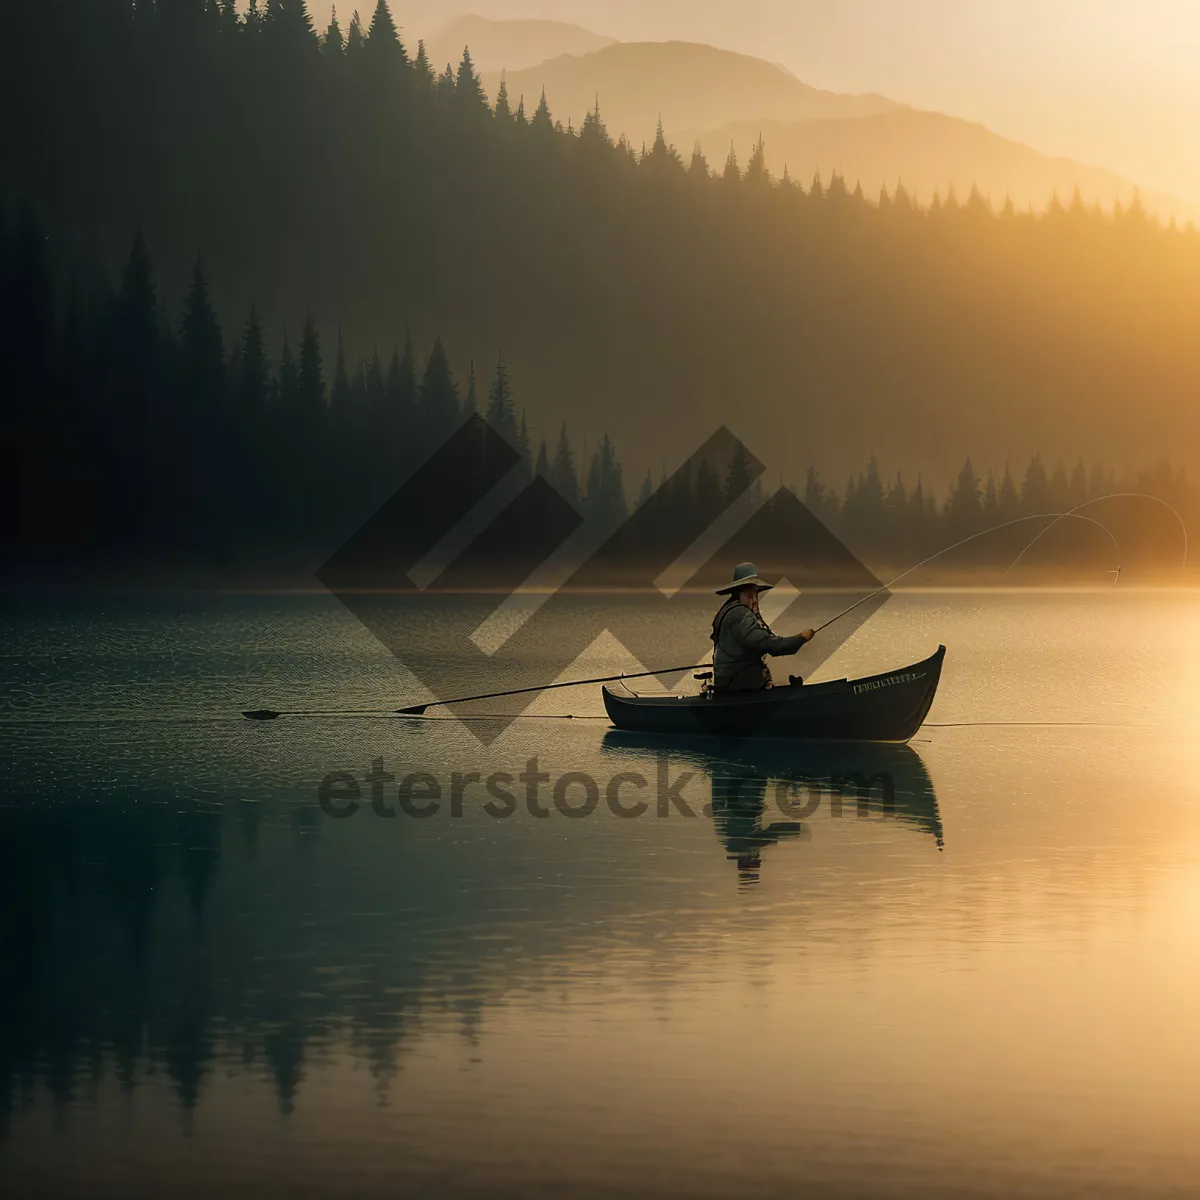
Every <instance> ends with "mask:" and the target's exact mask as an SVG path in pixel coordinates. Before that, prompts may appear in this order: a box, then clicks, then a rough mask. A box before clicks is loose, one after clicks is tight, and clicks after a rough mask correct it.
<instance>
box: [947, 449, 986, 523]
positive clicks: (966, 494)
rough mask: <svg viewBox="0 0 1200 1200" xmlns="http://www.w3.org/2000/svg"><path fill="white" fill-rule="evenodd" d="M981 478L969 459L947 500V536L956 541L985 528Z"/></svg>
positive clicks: (964, 464)
mask: <svg viewBox="0 0 1200 1200" xmlns="http://www.w3.org/2000/svg"><path fill="white" fill-rule="evenodd" d="M980 490H981V489H980V485H979V476H978V474H977V473H976V471H975V468H974V466H972V465H971V460H970V459H969V458H968V459H967V460H966V462H965V463H963V467H962V470H961V471H959V473H958V479H957V480H956V481H955V483H954V486H953V487H952V488H951V489H950V495H949V496H948V497H947V499H946V524H947V530H946V532H947V535H948V536H949V537H951V538H953V539H955V540H958V539H959V538H964V537H968V536H970V535H971V534H973V533H978V532H979V531H980V529H982V528H983V503H982V499H981V496H980Z"/></svg>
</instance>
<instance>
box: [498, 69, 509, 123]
mask: <svg viewBox="0 0 1200 1200" xmlns="http://www.w3.org/2000/svg"><path fill="white" fill-rule="evenodd" d="M495 113H496V120H497V121H502V122H504V123H506V124H509V123H511V122H512V120H513V111H512V107H511V106H510V105H509V103H508V80H507V79H506V78H505V73H504V72H503V71H501V72H500V90H499V91H498V92H497V93H496V108H495Z"/></svg>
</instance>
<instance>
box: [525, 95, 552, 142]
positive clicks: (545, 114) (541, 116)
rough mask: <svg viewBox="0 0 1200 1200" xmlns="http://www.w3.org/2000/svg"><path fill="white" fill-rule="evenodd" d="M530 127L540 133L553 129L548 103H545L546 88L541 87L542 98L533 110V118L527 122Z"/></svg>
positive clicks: (549, 131) (546, 132)
mask: <svg viewBox="0 0 1200 1200" xmlns="http://www.w3.org/2000/svg"><path fill="white" fill-rule="evenodd" d="M529 128H530V129H536V130H537V131H538V132H539V133H541V134H548V133H551V132H553V130H554V121H553V119H552V118H551V116H550V105H549V104H547V103H546V89H545V88H542V98H541V100H539V101H538V106H537V108H536V109H535V110H534V114H533V119H532V120H531V121H530V122H529Z"/></svg>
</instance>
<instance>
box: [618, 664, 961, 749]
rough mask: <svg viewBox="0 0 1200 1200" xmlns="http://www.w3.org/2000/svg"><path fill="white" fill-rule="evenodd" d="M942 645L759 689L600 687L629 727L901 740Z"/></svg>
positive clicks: (910, 728)
mask: <svg viewBox="0 0 1200 1200" xmlns="http://www.w3.org/2000/svg"><path fill="white" fill-rule="evenodd" d="M945 656H946V647H945V646H939V647H938V648H937V653H936V654H933V655H931V656H930V657H929V658H927V659H925V660H924V662H919V663H914V664H913V665H912V666H911V667H902V668H901V669H900V670H898V671H888V672H887V673H886V674H883V675H869V676H867V677H865V678H863V679H835V680H831V681H830V682H828V683H806V684H797V685H796V686H794V687H775V688H768V689H766V690H765V691H760V692H725V693H720V692H718V693H715V694H712V693H710V694H708V695H702V696H673V695H668V696H663V695H654V696H640V695H638V694H637V693H636V692H629V691H612V690H610V689H609V688H607V687H606V688H604V707H605V708H606V709H607V710H608V716H609V719H610V720H611V721H612V723H613V724H614V725H615V726H616V727H617V728H618V729H623V730H628V731H630V732H634V733H654V734H671V735H674V736H678V735H685V736H686V735H697V734H698V735H702V736H707V737H729V738H747V737H762V738H794V739H803V740H805V741H813V740H815V741H854V742H907V741H908V739H909V738H910V737H912V736H913V734H914V733H916V732H917V730H918V729H919V728H920V727H921V722H922V721H924V720H925V716H926V714H927V713H928V712H929V706H930V705H931V704H932V703H933V696H934V693H935V692H936V691H937V685H938V680H939V679H940V678H941V674H942V660H943V658H945Z"/></svg>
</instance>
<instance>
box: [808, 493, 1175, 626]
mask: <svg viewBox="0 0 1200 1200" xmlns="http://www.w3.org/2000/svg"><path fill="white" fill-rule="evenodd" d="M1164 503H1165V502H1164ZM1168 507H1169V506H1168ZM1176 515H1177V516H1178V514H1176ZM1067 517H1071V518H1073V519H1074V520H1076V521H1086V522H1087V523H1088V524H1089V525H1095V526H1096V527H1097V528H1098V529H1103V530H1104V532H1105V533H1107V534H1108V537H1109V540H1110V541H1111V542H1112V544H1113V549H1114V550H1115V551H1116V552H1117V577H1116V578H1114V579H1113V586H1114V587H1115V586H1116V582H1117V578H1119V577H1120V572H1121V563H1120V556H1121V547H1120V545H1119V544H1118V542H1117V539H1116V537H1115V536H1114V535H1113V532H1112V530H1111V529H1109V528H1108V526H1107V525H1105V524H1103V523H1102V522H1100V521H1097V520H1096V519H1095V518H1094V517H1085V516H1084V515H1083V514H1082V513H1077V512H1065V513H1034V514H1032V515H1031V516H1026V517H1014V518H1013V519H1012V520H1011V521H1001V522H1000V524H999V525H992V526H991V527H990V528H988V529H982V530H980V531H979V532H978V533H972V534H971V535H970V536H969V537H965V538H962V539H961V540H960V541H957V542H955V543H954V544H953V545H952V546H946V547H944V548H943V549H941V550H939V551H938V552H937V553H936V554H931V555H930V556H929V557H928V558H923V559H921V561H920V562H919V563H916V564H915V565H914V566H911V567H909V568H908V570H907V571H902V572H901V573H900V574H899V575H897V576H896V578H895V579H892V580H890V581H889V582H888V583H885V584H884V585H883V586H882V587H878V588H876V589H875V590H874V591H873V592H870V593H868V594H867V595H865V596H863V597H862V599H861V600H856V601H855V602H854V603H853V604H851V605H850V607H849V608H846V609H843V610H842V611H841V612H840V613H838V614H837V616H836V617H830V618H829V620H828V621H826V622H825V624H824V625H818V626H817V628H816V629H814V630H813V633H814V634H817V633H820V632H821V630H822V629H828V628H829V626H830V625H832V624H833V623H834V621H840V620H841V619H842V618H843V617H845V616H847V615H849V614H850V613H852V612H853V611H854V610H855V609H856V608H858V606H859V605H860V604H866V602H867V601H868V600H873V599H874V598H875V597H876V596H878V595H880V594H881V593H882V592H886V591H887V590H888V589H889V588H891V587H895V585H896V584H898V583H899V582H900V580H902V579H907V578H908V576H909V575H911V574H912V573H913V572H914V571H918V570H920V569H921V567H924V566H927V565H928V564H929V563H931V562H933V561H934V560H935V559H939V558H941V557H942V555H943V554H949V553H950V551H951V550H957V549H958V548H959V547H960V546H965V545H966V544H967V543H968V542H974V541H976V540H977V539H978V538H981V537H987V535H988V534H989V533H996V532H997V531H998V530H1001V529H1007V528H1009V526H1011V525H1020V524H1021V523H1022V522H1024V521H1050V522H1051V524H1057V523H1058V522H1059V521H1061V520H1064V519H1065V518H1067ZM1049 528H1050V526H1049V525H1047V526H1046V529H1049ZM1046 529H1042V530H1040V531H1039V532H1038V537H1041V536H1042V534H1043V533H1045V532H1046ZM1036 541H1037V538H1034V539H1033V542H1036ZM1033 542H1030V543H1029V546H1032V545H1033ZM1029 546H1026V547H1025V550H1028V549H1029ZM1025 550H1022V551H1021V554H1024V553H1025ZM1020 558H1021V555H1018V556H1017V561H1018V562H1019V561H1020ZM1013 565H1014V566H1015V565H1016V564H1015V563H1014V564H1013ZM1009 570H1012V567H1010V568H1009ZM1007 573H1008V572H1007V571H1006V572H1005V574H1007Z"/></svg>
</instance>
